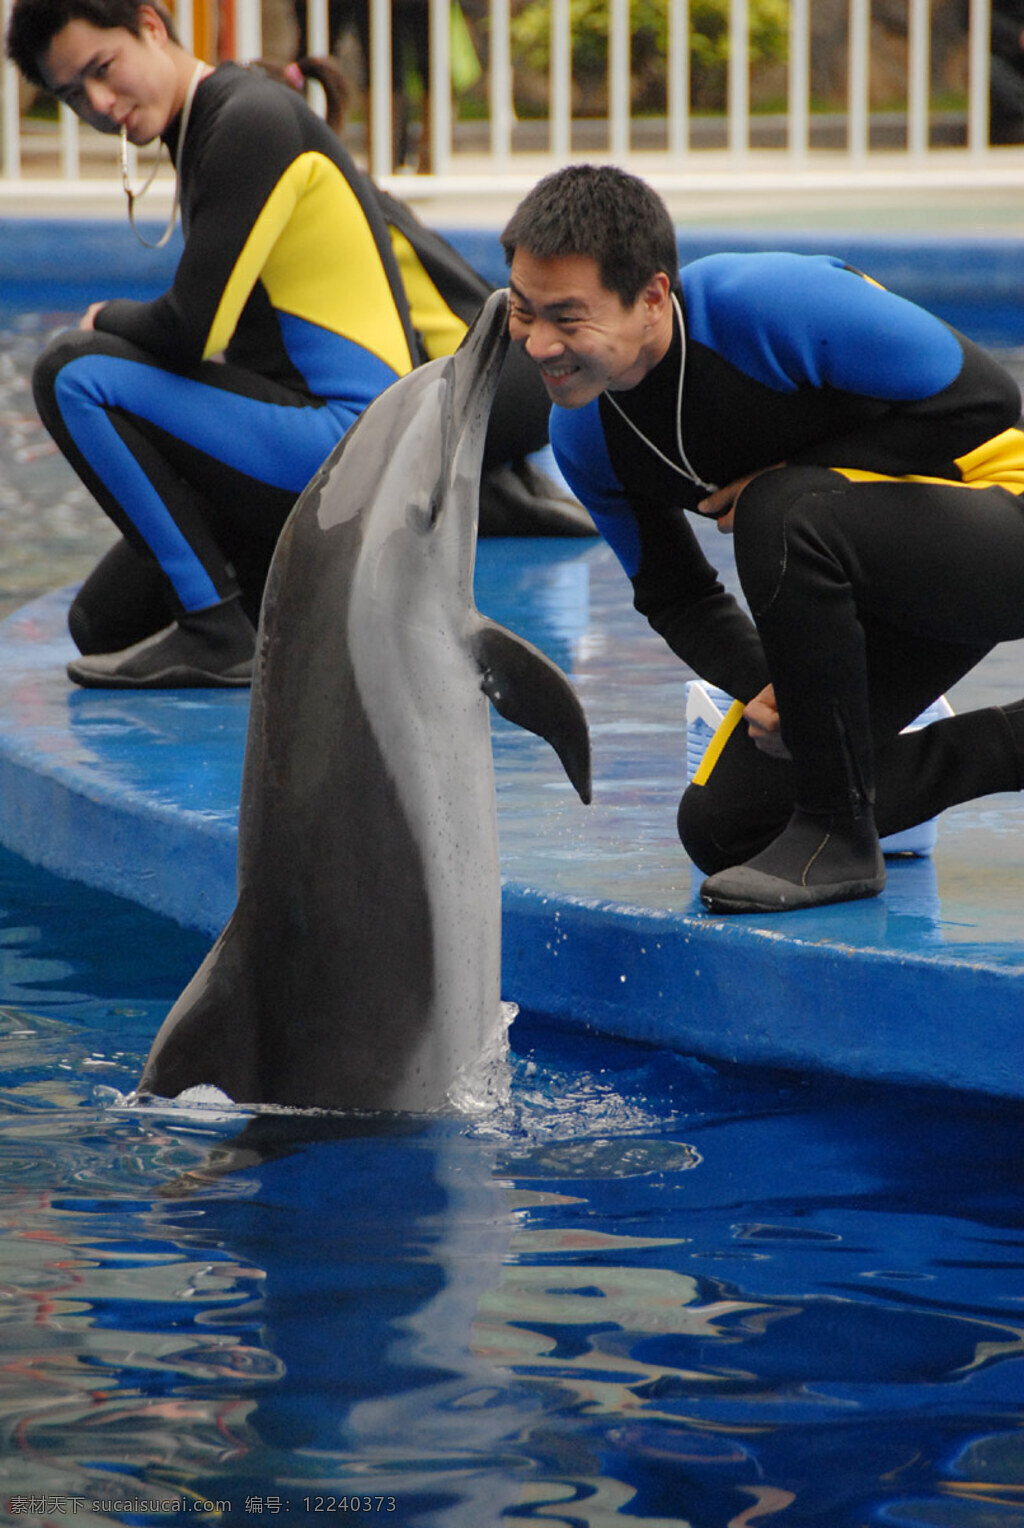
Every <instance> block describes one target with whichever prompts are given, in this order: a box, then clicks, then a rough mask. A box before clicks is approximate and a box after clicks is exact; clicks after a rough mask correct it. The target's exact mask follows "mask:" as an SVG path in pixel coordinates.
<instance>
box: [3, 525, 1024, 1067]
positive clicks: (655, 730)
mask: <svg viewBox="0 0 1024 1528" xmlns="http://www.w3.org/2000/svg"><path fill="white" fill-rule="evenodd" d="M708 530H710V527H709V528H708ZM723 539H724V538H723ZM727 547H728V543H726V548H727ZM712 550H714V548H712ZM629 592H630V591H629V586H628V584H627V583H626V581H625V578H624V575H623V574H622V573H621V571H620V570H619V568H618V566H617V564H616V563H615V562H614V559H613V558H612V556H611V554H610V552H609V551H608V550H607V548H605V547H604V546H603V545H599V544H596V543H588V542H579V541H568V542H566V541H554V542H543V541H534V540H526V541H492V542H485V543H482V544H481V547H480V553H479V558H478V567H477V598H478V603H479V605H480V607H481V609H483V610H484V611H485V612H487V613H488V614H490V615H492V616H494V617H495V618H496V619H499V620H502V621H503V622H505V624H507V625H509V626H511V627H513V628H514V629H516V630H518V631H520V632H521V633H522V634H524V635H526V636H528V637H530V638H531V639H532V640H534V641H536V642H537V643H538V644H539V645H540V646H542V647H543V648H544V649H545V650H546V651H547V652H548V653H549V654H550V655H551V656H552V657H553V658H555V659H556V660H557V661H558V662H559V663H560V664H561V665H562V667H563V668H565V669H566V670H567V671H568V672H569V673H571V675H572V677H573V681H574V683H575V685H576V686H577V689H578V691H579V694H580V696H581V698H582V700H583V703H584V705H585V707H586V709H587V712H588V716H589V719H590V725H591V730H592V736H593V743H594V758H595V798H594V802H593V804H592V805H591V806H589V807H583V806H582V805H580V803H579V802H578V801H577V799H576V797H575V794H574V793H573V791H572V790H571V788H570V786H569V785H568V783H567V781H566V780H565V779H564V777H563V776H562V774H561V772H560V768H559V766H558V764H557V761H556V760H555V758H554V755H553V754H552V753H551V752H550V750H549V749H548V747H547V745H546V744H544V743H542V742H541V741H539V740H538V739H536V738H534V737H532V736H531V735H529V734H526V733H523V732H521V731H519V730H517V729H515V728H513V727H510V726H508V725H507V724H506V723H504V722H502V721H501V720H500V719H498V718H495V723H494V749H495V760H496V766H497V780H498V804H499V832H500V838H501V851H502V874H503V906H504V920H503V937H504V959H503V982H504V991H505V995H506V996H507V997H508V998H510V999H513V1000H514V1001H516V1002H517V1003H519V1004H520V1006H523V1007H528V1008H530V1009H532V1010H534V1011H538V1012H541V1013H545V1014H550V1015H552V1016H553V1017H554V1018H556V1019H558V1020H560V1021H563V1022H566V1023H568V1024H573V1025H584V1026H589V1027H592V1028H594V1029H596V1030H598V1031H601V1032H604V1033H608V1034H613V1035H618V1036H624V1037H627V1038H631V1039H635V1040H640V1041H645V1042H649V1043H652V1044H655V1045H658V1046H666V1047H671V1048H676V1049H680V1050H683V1051H686V1052H689V1053H695V1054H698V1055H701V1056H706V1057H709V1058H715V1059H720V1060H726V1061H730V1062H741V1063H746V1064H751V1063H753V1064H758V1065H765V1066H776V1067H777V1066H781V1067H787V1068H796V1069H810V1070H827V1071H833V1072H839V1073H841V1074H844V1075H849V1076H851V1077H857V1078H865V1079H875V1078H887V1079H894V1080H899V1081H909V1082H915V1083H922V1082H923V1083H926V1084H934V1085H939V1086H952V1087H961V1088H969V1089H973V1090H980V1091H982V1092H987V1093H990V1094H994V1095H1003V1096H1022V1095H1024V926H1022V919H1021V914H1020V908H1021V903H1022V896H1021V891H1022V888H1024V806H1022V804H1021V803H1020V802H1019V801H1018V799H1017V798H1016V797H1007V796H1002V797H990V798H988V799H987V800H985V801H982V802H978V803H975V804H972V805H969V806H965V807H962V808H958V809H957V810H955V811H953V812H950V813H948V814H947V815H946V816H945V817H944V818H943V819H942V821H941V823H940V825H939V831H938V839H937V844H936V847H935V850H934V853H933V854H932V855H930V856H927V857H915V858H899V859H893V860H890V862H889V884H888V887H887V889H886V891H885V893H884V895H883V896H881V897H880V898H877V899H874V900H871V901H867V902H859V903H853V904H848V905H846V906H841V907H829V908H823V909H820V910H817V911H810V912H803V913H793V914H788V915H786V916H784V917H782V918H779V917H775V918H759V917H754V916H748V917H742V918H730V919H723V918H716V917H711V916H709V915H708V914H706V913H705V912H704V911H703V910H702V908H701V906H700V903H699V900H698V898H697V886H698V885H699V880H700V877H699V875H698V874H697V873H696V871H694V870H693V869H692V867H691V866H690V865H689V863H688V861H687V860H686V858H685V856H684V854H683V853H682V850H681V849H680V847H679V843H678V840H677V838H676V835H675V808H676V802H677V799H678V794H679V790H680V788H681V785H682V782H683V780H684V778H685V748H686V735H685V716H684V713H685V683H686V678H687V675H686V672H685V670H683V668H682V666H681V665H680V664H679V663H678V662H677V661H676V660H675V659H674V658H673V657H672V656H671V655H670V654H669V653H668V652H667V651H662V649H661V646H660V644H659V642H658V640H657V639H656V638H655V637H654V636H653V635H652V633H650V631H649V630H648V628H647V627H646V624H645V623H644V622H643V621H642V620H641V619H640V618H639V617H638V616H637V615H636V614H635V612H634V611H633V610H632V609H631V607H630V604H629V600H628V595H629ZM68 597H69V596H68V593H67V591H61V592H57V593H54V594H52V595H49V596H47V597H45V598H43V599H42V600H39V601H37V602H35V603H34V604H31V605H29V606H27V607H26V608H25V609H23V610H22V611H20V612H18V613H17V614H15V615H14V616H12V617H9V618H8V620H7V621H6V622H4V623H3V624H2V625H0V717H2V718H3V724H2V727H0V841H2V842H3V843H4V844H6V845H7V846H8V847H9V848H11V849H14V850H15V851H17V852H18V853H20V854H22V855H23V856H24V857H25V858H27V859H29V860H30V861H32V862H33V863H37V864H41V865H43V866H45V867H47V868H48V869H50V870H53V871H56V872H57V873H59V874H60V875H63V876H70V877H72V878H76V879H78V880H80V881H83V882H85V883H87V884H89V885H91V886H95V887H100V888H103V889H104V890H107V891H112V892H115V893H118V894H120V895H122V896H125V897H128V898H131V899H133V900H135V901H136V902H139V903H141V904H143V905H145V906H146V907H149V908H152V909H155V910H157V911H159V912H162V913H165V914H167V915H169V916H170V917H172V918H174V919H176V920H177V921H179V922H180V923H183V924H185V925H186V926H189V927H193V928H197V929H199V930H201V931H203V932H206V933H209V934H210V935H214V934H216V933H217V932H218V931H219V930H220V928H221V926H222V925H223V923H224V922H225V920H226V919H227V917H228V915H229V914H230V912H231V910H232V908H233V906H234V876H235V852H236V821H237V802H238V791H239V781H240V773H241V762H242V753H243V746H244V737H245V726H246V718H247V713H248V695H247V693H244V692H242V693H239V692H223V691H191V692H189V691H178V692H165V693H154V694H139V693H135V694H133V693H130V692H102V691H85V690H79V689H77V688H76V687H74V686H73V685H71V684H70V683H69V681H68V680H67V679H66V677H65V674H64V664H65V662H66V661H67V659H68V658H69V657H70V656H72V649H71V646H70V641H69V639H68V638H67V636H66V634H65V630H64V614H65V609H66V605H67V600H68ZM1012 656H1013V654H1012V653H1011V657H1012ZM1016 669H1017V664H1016V663H1015V662H1012V661H1010V662H1003V663H999V662H998V661H996V660H993V668H992V672H991V676H990V678H989V680H988V681H987V684H988V689H987V690H986V692H985V695H984V698H985V699H986V700H991V699H999V698H1009V689H1008V688H1005V689H1004V687H1008V686H1010V685H1012V682H1013V675H1014V673H1015V671H1016ZM982 688H984V685H983V686H982ZM102 937H103V935H102V930H97V938H102ZM400 937H401V934H400V931H396V938H400Z"/></svg>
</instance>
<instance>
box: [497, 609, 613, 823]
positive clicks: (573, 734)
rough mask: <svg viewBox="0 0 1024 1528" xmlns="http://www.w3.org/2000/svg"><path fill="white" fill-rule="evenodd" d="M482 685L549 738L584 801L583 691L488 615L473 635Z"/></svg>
mask: <svg viewBox="0 0 1024 1528" xmlns="http://www.w3.org/2000/svg"><path fill="white" fill-rule="evenodd" d="M472 646H473V653H474V656H475V657H476V660H477V662H478V663H479V665H480V669H481V673H482V676H483V677H482V679H481V681H480V687H481V689H482V690H483V692H484V694H485V695H486V696H487V698H488V700H489V701H490V702H491V705H492V706H493V707H494V709H495V710H496V711H497V712H498V714H499V715H500V716H503V717H504V718H505V720H506V721H509V722H514V723H515V725H516V726H517V727H525V728H526V730H527V731H528V732H535V733H536V734H537V736H538V737H542V738H545V739H546V740H547V741H548V742H549V743H550V744H551V746H552V748H553V749H554V750H555V752H556V753H557V754H558V757H559V758H560V759H561V761H562V764H563V765H564V767H565V772H566V774H567V775H568V776H569V779H570V780H571V781H572V783H573V785H574V786H575V788H576V790H577V792H578V793H579V797H580V800H581V801H584V802H589V800H590V733H589V731H588V729H587V718H586V716H585V714H584V711H583V707H582V706H581V705H580V701H579V697H578V695H577V694H576V691H575V690H574V689H573V687H572V685H571V684H570V683H569V681H568V679H566V677H565V675H564V674H563V673H562V670H561V669H560V668H559V667H558V665H557V664H556V663H552V662H551V659H550V658H546V657H545V656H544V654H543V653H542V652H541V651H540V649H539V648H536V647H534V646H533V644H532V643H531V642H526V641H524V640H523V638H522V637H517V636H516V635H515V633H514V632H511V631H506V629H505V627H504V626H499V625H498V624H497V622H495V621H489V620H488V619H487V618H486V616H481V617H480V625H479V628H478V630H477V632H476V635H475V637H474V639H473V644H472Z"/></svg>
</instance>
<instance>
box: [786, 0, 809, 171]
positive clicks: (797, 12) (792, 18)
mask: <svg viewBox="0 0 1024 1528" xmlns="http://www.w3.org/2000/svg"><path fill="white" fill-rule="evenodd" d="M786 104H787V108H788V113H789V121H788V123H787V129H786V147H787V148H788V149H789V153H790V157H791V158H792V159H794V160H803V159H806V157H807V150H808V148H809V146H810V141H811V0H790V5H789V78H788V80H787V91H786Z"/></svg>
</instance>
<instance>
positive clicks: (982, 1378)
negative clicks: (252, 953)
mask: <svg viewBox="0 0 1024 1528" xmlns="http://www.w3.org/2000/svg"><path fill="white" fill-rule="evenodd" d="M203 947H204V941H203V940H202V939H201V938H200V937H199V936H196V935H190V934H186V933H185V932H183V931H182V930H181V929H180V928H178V927H177V926H176V925H174V924H171V923H168V922H166V921H163V920H161V919H159V918H157V917H155V916H153V915H150V914H146V913H144V912H142V911H140V910H139V909H138V908H136V907H135V906H133V905H132V904H129V903H125V902H122V901H119V900H117V899H116V898H113V897H107V896H104V895H102V894H96V893H92V892H89V893H87V892H85V891H84V890H83V889H82V888H80V887H76V886H74V885H73V884H71V883H69V882H65V881H61V880H57V879H54V878H52V877H50V876H48V875H46V874H45V873H44V872H41V871H36V870H33V869H31V868H29V867H28V866H26V865H25V864H24V863H23V862H21V861H20V860H18V859H16V858H14V857H13V856H10V855H7V854H0V1030H2V1037H0V1204H2V1219H3V1237H2V1241H0V1321H2V1350H3V1356H2V1359H0V1364H2V1372H3V1380H4V1384H3V1403H2V1407H3V1409H2V1417H3V1421H2V1429H3V1446H2V1450H0V1511H2V1512H3V1520H4V1521H11V1522H26V1523H36V1524H41V1523H47V1524H56V1523H63V1522H65V1521H68V1520H69V1519H70V1518H72V1517H74V1516H76V1515H77V1516H83V1517H84V1516H85V1515H88V1516H89V1517H90V1518H91V1519H92V1520H93V1521H102V1522H110V1523H126V1524H128V1523H131V1524H150V1523H158V1522H162V1521H165V1520H166V1519H167V1517H168V1516H170V1515H171V1514H172V1513H173V1514H181V1515H185V1516H188V1517H191V1518H201V1519H203V1520H209V1521H213V1522H217V1523H222V1524H236V1523H237V1524H241V1523H250V1522H256V1521H263V1520H264V1519H265V1518H268V1517H271V1518H274V1517H276V1518H277V1519H278V1520H279V1521H303V1520H311V1521H317V1520H320V1521H335V1522H338V1521H345V1522H350V1521H352V1519H353V1518H354V1517H355V1518H360V1519H363V1518H365V1519H369V1520H371V1521H390V1522H394V1523H401V1524H403V1525H410V1528H411V1525H417V1528H420V1525H422V1528H428V1525H429V1528H462V1525H466V1528H487V1525H490V1524H513V1523H519V1524H526V1523H530V1522H536V1523H559V1524H563V1525H567V1528H569V1525H572V1528H575V1525H581V1524H585V1525H595V1528H596V1525H598V1524H600V1525H602V1528H604V1525H609V1524H611V1523H616V1524H618V1523H624V1524H625V1523H637V1524H640V1523H643V1524H645V1525H649V1524H668V1523H671V1524H690V1525H692V1528H726V1525H747V1524H750V1525H755V1524H756V1525H760V1524H766V1523H775V1522H778V1523H779V1524H780V1528H781V1525H786V1528H791V1525H792V1528H795V1525H803V1524H813V1525H815V1528H864V1525H868V1524H876V1523H877V1524H885V1525H901V1528H902V1525H907V1528H910V1525H924V1524H927V1525H935V1528H938V1525H943V1528H1001V1525H1006V1528H1010V1525H1019V1524H1020V1523H1021V1521H1022V1519H1024V1432H1022V1431H1021V1427H1020V1423H1021V1416H1022V1401H1024V1330H1022V1321H1021V1289H1022V1287H1024V1282H1022V1265H1024V1216H1022V1201H1021V1193H1020V1167H1019V1164H1020V1161H1021V1159H1022V1154H1024V1120H1022V1118H1021V1115H1020V1112H1019V1109H1014V1108H1010V1107H1008V1106H1007V1107H1003V1106H1000V1105H996V1104H993V1103H992V1102H991V1101H975V1100H972V1099H971V1098H969V1097H966V1096H957V1095H956V1094H950V1093H945V1094H943V1095H941V1096H940V1095H931V1094H925V1093H922V1092H920V1091H914V1092H908V1091H903V1090H897V1089H871V1090H869V1089H863V1088H855V1087H853V1086H850V1085H844V1084H841V1083H831V1084H829V1083H822V1082H811V1081H808V1080H807V1079H801V1078H798V1077H793V1076H783V1075H771V1074H760V1075H754V1074H752V1073H750V1072H740V1071H730V1070H724V1069H715V1068H712V1067H709V1066H707V1065H704V1064H701V1063H699V1062H697V1061H693V1060H690V1059H687V1058H686V1057H683V1056H680V1055H678V1054H670V1053H667V1052H660V1051H654V1050H649V1049H646V1048H643V1047H637V1046H630V1045H626V1044H616V1043H612V1042H609V1041H600V1040H597V1039H594V1038H591V1037H587V1036H585V1035H581V1034H579V1033H573V1034H571V1035H568V1034H565V1033H562V1032H559V1031H558V1030H556V1029H553V1028H552V1027H551V1026H550V1025H549V1024H544V1025H540V1024H537V1023H535V1022H534V1021H533V1020H532V1019H531V1017H530V1016H529V1015H523V1016H521V1017H520V1018H519V1019H517V1021H516V1022H515V1024H514V1025H513V1029H512V1035H513V1046H514V1057H513V1063H514V1064H513V1086H512V1092H511V1098H510V1101H509V1103H508V1104H507V1105H506V1106H504V1107H502V1108H500V1109H499V1110H497V1111H496V1112H493V1113H490V1114H484V1115H481V1116H478V1117H475V1118H473V1119H471V1120H470V1119H460V1118H447V1119H440V1118H436V1119H403V1120H401V1121H397V1120H387V1119H362V1120H359V1119H342V1118H331V1117H327V1116H320V1117H315V1116H295V1115H291V1116H289V1115H264V1116H261V1117H258V1118H253V1117H241V1116H238V1115H231V1114H222V1113H218V1112H217V1111H215V1110H210V1111H206V1112H205V1113H204V1111H202V1110H195V1111H193V1112H192V1113H186V1112H183V1111H181V1110H177V1111H175V1110H170V1109H169V1110H166V1111H164V1112H158V1111H150V1110H147V1109H137V1108H131V1107H127V1106H126V1104H125V1098H124V1095H125V1094H126V1093H127V1092H128V1091H129V1090H130V1089H131V1087H132V1084H133V1082H134V1080H135V1078H136V1076H137V1074H138V1069H139V1066H140V1064H141V1061H142V1058H143V1056H144V1054H145V1052H146V1050H147V1048H148V1044H149V1039H150V1037H151V1035H152V1033H153V1031H154V1029H155V1027H156V1025H157V1023H158V1021H159V1019H160V1017H161V1015H162V1013H163V1012H164V1011H165V1009H166V1006H167V1005H168V1003H169V1002H170V1000H171V999H172V998H173V997H174V996H175V995H176V993H177V991H178V990H179V988H180V986H181V985H182V984H183V982H184V981H185V979H186V978H187V977H188V975H189V974H190V973H191V970H192V968H193V966H194V964H195V962H196V960H197V958H198V956H199V954H200V953H201V951H202V949H203ZM2 1504H6V1505H2Z"/></svg>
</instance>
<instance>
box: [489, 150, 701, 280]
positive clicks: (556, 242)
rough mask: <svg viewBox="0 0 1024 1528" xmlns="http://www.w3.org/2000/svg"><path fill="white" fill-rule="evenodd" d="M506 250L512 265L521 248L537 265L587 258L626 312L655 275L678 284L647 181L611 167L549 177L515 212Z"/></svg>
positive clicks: (675, 258)
mask: <svg viewBox="0 0 1024 1528" xmlns="http://www.w3.org/2000/svg"><path fill="white" fill-rule="evenodd" d="M501 244H502V248H503V249H504V251H505V262H506V264H508V265H511V264H512V257H513V256H514V254H515V252H516V250H517V249H520V248H521V249H524V250H526V252H527V253H528V254H530V255H533V256H534V258H535V259H538V260H547V259H552V258H555V257H558V256H563V255H588V256H590V258H591V259H593V260H594V261H596V263H597V268H598V271H599V272H600V276H601V284H602V285H603V286H604V287H606V288H607V290H608V291H609V292H614V293H615V294H616V295H617V297H618V298H619V300H620V301H621V302H622V304H623V306H624V307H627V308H631V307H632V306H633V304H634V303H635V302H636V300H637V298H638V297H639V295H640V293H641V292H642V291H643V289H644V287H645V285H646V284H647V282H648V281H650V279H651V277H652V276H654V275H656V274H657V272H658V271H664V273H665V275H666V276H667V277H668V279H669V281H670V282H671V283H672V286H673V288H676V287H678V285H679V252H678V246H677V243H676V231H675V228H674V226H673V223H672V219H671V217H670V216H669V211H668V208H667V207H666V206H665V203H664V202H663V201H662V199H661V197H660V196H659V195H658V193H657V192H656V191H655V190H653V189H652V187H650V186H649V185H647V184H646V182H645V181H642V180H640V179H638V177H637V176H635V175H628V174H627V173H626V171H625V170H620V169H617V168H616V167H615V166H614V165H593V164H572V165H567V166H566V167H565V168H564V169H562V170H555V171H554V172H553V173H552V174H551V175H545V177H544V179H543V180H541V181H538V183H537V185H535V186H534V188H533V190H532V191H531V192H529V194H528V195H527V196H526V197H525V198H524V200H523V201H522V202H520V204H519V206H518V207H517V208H516V210H515V212H514V213H513V214H512V216H511V218H510V219H509V221H508V223H507V224H506V225H505V229H504V231H503V233H502V235H501Z"/></svg>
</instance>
